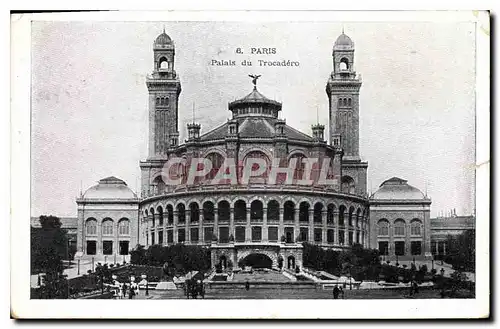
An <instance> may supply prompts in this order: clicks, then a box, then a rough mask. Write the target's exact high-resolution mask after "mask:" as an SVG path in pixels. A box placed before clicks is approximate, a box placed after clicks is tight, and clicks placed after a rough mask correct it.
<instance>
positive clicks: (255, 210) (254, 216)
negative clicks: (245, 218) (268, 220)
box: [250, 200, 264, 221]
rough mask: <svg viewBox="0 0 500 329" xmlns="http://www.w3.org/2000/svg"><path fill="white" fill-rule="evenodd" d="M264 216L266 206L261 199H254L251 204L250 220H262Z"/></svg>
mask: <svg viewBox="0 0 500 329" xmlns="http://www.w3.org/2000/svg"><path fill="white" fill-rule="evenodd" d="M263 218H264V206H263V205H262V202H261V201H259V200H254V201H252V203H251V204H250V220H253V221H261V220H262V219H263Z"/></svg>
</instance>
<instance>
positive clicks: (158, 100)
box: [156, 97, 161, 106]
mask: <svg viewBox="0 0 500 329" xmlns="http://www.w3.org/2000/svg"><path fill="white" fill-rule="evenodd" d="M159 105H161V104H160V97H156V106H159Z"/></svg>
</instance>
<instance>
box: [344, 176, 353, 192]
mask: <svg viewBox="0 0 500 329" xmlns="http://www.w3.org/2000/svg"><path fill="white" fill-rule="evenodd" d="M354 192H355V185H354V179H352V177H350V176H343V177H342V193H349V194H354Z"/></svg>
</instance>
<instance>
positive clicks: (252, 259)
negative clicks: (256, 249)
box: [240, 253, 273, 269]
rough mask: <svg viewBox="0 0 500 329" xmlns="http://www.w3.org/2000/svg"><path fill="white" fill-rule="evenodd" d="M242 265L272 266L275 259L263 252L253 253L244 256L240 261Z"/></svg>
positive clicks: (254, 266)
mask: <svg viewBox="0 0 500 329" xmlns="http://www.w3.org/2000/svg"><path fill="white" fill-rule="evenodd" d="M240 265H243V266H250V267H252V268H269V269H270V268H272V267H273V261H272V259H271V258H270V257H269V256H267V255H266V254H261V253H252V254H250V255H248V256H246V257H245V258H243V259H242V260H241V262H240Z"/></svg>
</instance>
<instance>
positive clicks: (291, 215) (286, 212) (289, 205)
mask: <svg viewBox="0 0 500 329" xmlns="http://www.w3.org/2000/svg"><path fill="white" fill-rule="evenodd" d="M283 220H284V221H291V222H293V221H294V220H295V203H293V201H286V202H285V204H284V205H283Z"/></svg>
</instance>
